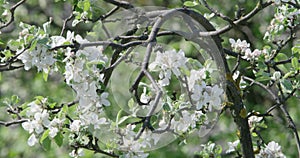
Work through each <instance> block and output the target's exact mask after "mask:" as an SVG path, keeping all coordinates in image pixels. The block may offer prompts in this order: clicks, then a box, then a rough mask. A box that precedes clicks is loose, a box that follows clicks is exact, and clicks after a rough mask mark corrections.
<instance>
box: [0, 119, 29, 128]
mask: <svg viewBox="0 0 300 158" xmlns="http://www.w3.org/2000/svg"><path fill="white" fill-rule="evenodd" d="M27 121H28V119H20V120H14V121H10V122H4V121H0V125H3V126H6V127H8V126H11V125H15V124H21V123H24V122H27Z"/></svg>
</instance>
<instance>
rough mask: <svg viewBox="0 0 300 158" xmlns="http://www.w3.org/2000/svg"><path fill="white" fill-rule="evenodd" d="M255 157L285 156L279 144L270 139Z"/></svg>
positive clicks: (275, 157)
mask: <svg viewBox="0 0 300 158" xmlns="http://www.w3.org/2000/svg"><path fill="white" fill-rule="evenodd" d="M255 157H256V158H285V157H286V156H285V155H284V154H283V153H282V151H281V146H280V145H279V144H278V143H276V142H274V141H271V142H269V143H268V145H266V146H265V148H262V149H261V150H260V152H259V154H257V155H256V156H255Z"/></svg>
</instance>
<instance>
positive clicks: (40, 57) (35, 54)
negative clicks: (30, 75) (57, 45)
mask: <svg viewBox="0 0 300 158" xmlns="http://www.w3.org/2000/svg"><path fill="white" fill-rule="evenodd" d="M19 53H22V54H20V55H19V56H18V59H20V60H21V61H22V62H23V63H24V69H25V70H29V69H31V68H32V66H36V67H37V68H38V71H44V72H46V73H48V72H49V67H50V66H51V65H53V64H54V63H55V61H56V59H55V58H54V56H53V53H52V52H50V51H48V49H47V48H46V46H43V45H42V44H37V45H36V47H35V49H33V50H31V49H27V50H25V51H24V52H19Z"/></svg>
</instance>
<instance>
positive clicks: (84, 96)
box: [51, 32, 110, 128]
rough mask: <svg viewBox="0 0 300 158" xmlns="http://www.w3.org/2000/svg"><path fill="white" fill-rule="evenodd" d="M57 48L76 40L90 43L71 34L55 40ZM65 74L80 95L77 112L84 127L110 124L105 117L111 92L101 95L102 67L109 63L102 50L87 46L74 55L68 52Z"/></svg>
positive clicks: (54, 38) (65, 60)
mask: <svg viewBox="0 0 300 158" xmlns="http://www.w3.org/2000/svg"><path fill="white" fill-rule="evenodd" d="M51 39H52V40H53V43H54V44H53V46H56V45H60V44H63V43H67V42H72V41H73V40H76V41H77V42H79V43H88V42H89V41H87V40H85V39H82V37H81V36H79V35H77V36H75V37H74V33H71V32H68V33H67V37H66V38H63V37H51ZM66 50H67V51H66V52H65V56H66V57H65V59H64V60H63V62H64V63H65V72H64V76H65V79H66V83H67V84H68V85H69V86H71V87H72V88H73V89H74V90H75V92H76V94H77V99H78V100H79V104H78V107H77V112H78V114H79V118H80V121H81V123H80V125H81V126H88V125H93V126H94V128H99V125H101V124H104V123H106V119H105V118H104V117H102V116H101V114H102V115H103V110H102V106H109V105H110V102H109V101H108V100H107V97H108V93H107V92H103V93H101V94H98V92H97V91H98V90H99V89H101V83H102V78H103V74H101V73H100V71H101V69H99V68H98V66H99V65H101V66H102V67H103V66H104V64H105V63H106V62H107V58H106V57H105V56H104V55H103V53H102V50H103V48H102V47H100V46H99V47H87V48H84V49H80V50H78V51H76V53H75V52H72V51H71V50H70V49H66Z"/></svg>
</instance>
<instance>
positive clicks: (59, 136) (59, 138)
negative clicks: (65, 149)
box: [54, 132, 64, 147]
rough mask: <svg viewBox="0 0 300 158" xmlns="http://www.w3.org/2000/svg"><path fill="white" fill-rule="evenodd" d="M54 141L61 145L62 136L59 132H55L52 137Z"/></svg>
mask: <svg viewBox="0 0 300 158" xmlns="http://www.w3.org/2000/svg"><path fill="white" fill-rule="evenodd" d="M54 141H55V143H56V144H57V145H58V146H59V147H61V146H62V144H63V142H64V136H63V135H62V134H61V132H59V133H57V135H56V136H55V137H54Z"/></svg>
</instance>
